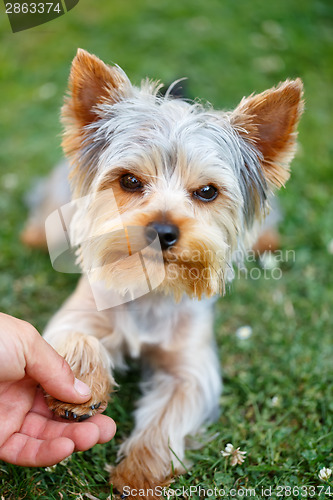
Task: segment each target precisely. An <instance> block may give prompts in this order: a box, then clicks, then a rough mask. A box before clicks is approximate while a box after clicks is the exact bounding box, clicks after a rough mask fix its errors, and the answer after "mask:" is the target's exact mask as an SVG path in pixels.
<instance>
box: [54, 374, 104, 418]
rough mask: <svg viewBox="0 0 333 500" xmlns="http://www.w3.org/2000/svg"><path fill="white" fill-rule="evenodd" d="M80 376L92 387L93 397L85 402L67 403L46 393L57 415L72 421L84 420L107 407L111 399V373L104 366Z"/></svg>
mask: <svg viewBox="0 0 333 500" xmlns="http://www.w3.org/2000/svg"><path fill="white" fill-rule="evenodd" d="M79 377H80V380H82V382H85V383H86V384H87V385H88V387H90V389H91V398H90V399H89V400H88V401H86V402H85V403H82V404H77V403H65V402H64V401H59V400H58V399H55V398H54V397H52V396H50V395H49V394H46V395H45V399H46V403H47V405H48V407H49V408H50V410H52V411H53V412H54V414H55V415H56V416H57V417H62V418H65V419H66V420H70V421H72V422H82V421H83V420H86V419H87V418H89V417H92V416H93V415H95V414H96V413H101V412H103V411H104V410H105V409H106V407H107V405H108V401H109V399H110V396H109V394H110V392H111V384H112V380H111V376H110V374H109V373H108V372H107V371H106V370H105V369H104V368H103V367H98V368H95V370H94V371H93V373H89V374H87V375H83V376H82V375H79Z"/></svg>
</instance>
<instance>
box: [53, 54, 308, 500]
mask: <svg viewBox="0 0 333 500" xmlns="http://www.w3.org/2000/svg"><path fill="white" fill-rule="evenodd" d="M159 88H160V87H159V84H158V83H156V82H151V81H148V80H146V81H144V82H143V83H142V84H141V87H140V88H138V87H135V86H133V85H132V84H131V82H130V81H129V79H128V77H127V76H126V74H125V73H124V72H123V71H122V70H121V69H120V68H119V67H118V66H112V67H111V66H108V65H106V64H104V63H103V62H102V61H101V60H100V59H98V58H97V57H96V56H94V55H91V54H89V53H87V52H85V51H84V50H81V49H79V50H78V53H77V55H76V57H75V59H74V61H73V63H72V68H71V73H70V78H69V94H68V96H67V97H66V100H65V104H64V106H63V110H62V118H63V123H64V127H65V132H64V139H63V148H64V151H65V154H66V155H67V158H68V159H69V161H70V163H71V170H70V183H71V188H72V199H73V200H74V201H75V200H76V201H77V209H76V212H75V214H74V216H73V217H72V220H71V224H70V233H71V238H72V240H71V241H72V242H74V243H75V244H77V259H78V262H79V264H80V266H81V269H82V272H83V276H82V277H81V279H80V281H79V284H78V286H77V288H76V290H75V292H74V293H73V295H71V297H70V298H69V299H68V301H67V302H66V303H65V304H64V305H63V307H62V308H61V309H60V310H59V311H58V313H57V314H56V315H55V316H54V317H53V319H52V320H51V321H50V323H49V325H48V326H47V328H46V331H45V333H44V336H45V339H46V340H47V341H48V342H49V343H50V344H51V345H52V346H53V347H54V348H55V349H56V350H57V351H58V352H59V353H60V354H61V355H62V356H63V357H64V358H65V359H66V360H67V361H68V363H69V364H70V366H71V367H72V369H73V371H74V373H75V375H76V377H78V378H80V379H81V380H83V381H84V382H86V383H87V384H88V385H89V386H90V387H91V389H92V397H91V399H90V401H88V402H87V403H85V404H82V405H74V404H68V403H64V402H61V401H57V400H55V399H53V398H52V397H50V396H47V401H48V404H49V407H50V408H51V409H52V410H53V411H54V412H55V413H56V415H58V416H62V417H65V418H68V419H69V420H72V421H77V420H82V419H85V418H88V417H89V416H91V415H93V414H95V413H96V412H99V411H103V410H104V409H105V407H106V405H107V403H108V399H109V394H110V392H111V391H112V388H113V387H115V386H116V382H115V380H114V378H113V370H114V368H116V367H118V366H122V365H123V364H124V358H125V357H126V356H130V357H132V358H138V357H140V358H141V359H142V364H143V366H144V368H147V370H146V372H145V378H144V383H143V386H142V387H143V396H142V398H141V399H140V400H139V402H138V406H137V409H136V411H135V426H134V430H133V432H132V434H131V435H130V436H129V437H128V439H126V441H125V442H124V443H123V444H122V446H121V447H120V450H119V463H118V465H117V466H116V467H115V468H114V469H113V471H112V473H111V482H112V483H113V485H114V488H115V489H116V490H118V491H119V492H120V493H123V494H128V493H129V495H130V496H133V497H135V493H131V491H139V490H145V491H149V492H148V493H147V494H146V496H147V497H151V498H154V497H155V496H156V497H157V495H155V494H154V488H156V487H157V486H162V485H166V484H168V483H169V482H170V481H171V480H172V477H173V475H175V474H179V473H182V472H183V471H184V468H183V464H184V453H185V438H186V437H187V436H189V435H193V434H195V433H197V432H198V431H199V429H200V428H201V427H202V426H203V424H205V423H207V422H209V421H212V420H213V419H214V418H216V415H217V412H218V402H219V396H220V393H221V389H222V383H221V376H220V364H219V360H218V358H217V354H216V349H215V346H214V335H213V303H214V297H215V296H217V295H219V294H220V295H221V294H222V295H223V293H224V291H225V286H226V284H227V283H228V281H230V280H231V279H232V274H233V273H232V268H233V264H234V260H235V255H236V254H237V255H239V254H240V252H244V251H245V250H246V249H247V248H249V247H250V246H251V245H252V244H253V242H254V240H255V237H256V228H257V226H258V225H259V223H260V221H261V220H262V219H263V217H264V216H265V214H266V212H267V208H268V207H267V197H268V196H269V195H270V194H271V193H272V191H274V189H276V188H279V187H280V186H283V185H284V184H285V182H286V181H287V179H288V177H289V164H290V162H291V160H292V158H293V156H294V152H295V147H296V136H297V133H296V128H297V124H298V121H299V118H300V115H301V113H302V110H303V100H302V94H303V92H302V82H301V80H299V79H296V80H287V81H285V82H284V83H281V84H279V85H278V86H277V87H274V88H272V89H269V90H266V91H265V92H263V93H261V94H258V95H251V96H250V97H248V98H243V99H242V100H241V102H240V104H239V105H238V106H237V107H236V109H235V110H233V111H230V112H223V111H216V110H214V109H212V107H210V106H208V105H202V104H199V103H196V102H188V101H186V100H184V99H175V98H172V97H171V96H170V93H168V92H167V93H166V95H164V96H162V95H161V94H160V93H159ZM154 245H155V246H154ZM147 249H148V250H147ZM146 250H147V251H146ZM139 257H140V258H139ZM140 266H141V267H140ZM139 268H140V269H141V270H142V268H145V270H146V277H147V275H148V277H149V279H150V285H149V286H148V288H147V289H145V288H144V287H143V280H142V273H141V274H140V272H139V271H138V269H139ZM161 273H163V276H162V278H163V279H159V275H161ZM155 278H156V279H155ZM154 279H155V284H154ZM94 287H95V289H94ZM97 289H98V293H97V292H96V290H97ZM98 294H99V306H96V295H98ZM104 294H105V297H108V298H107V300H106V301H105V303H104V305H102V306H100V304H101V303H102V302H103V296H104ZM101 297H102V299H101ZM131 298H132V299H135V300H131ZM117 304H118V305H117ZM109 306H110V307H109ZM112 306H113V307H112Z"/></svg>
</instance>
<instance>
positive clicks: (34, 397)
mask: <svg viewBox="0 0 333 500" xmlns="http://www.w3.org/2000/svg"><path fill="white" fill-rule="evenodd" d="M114 431H115V428H114V427H113V426H110V419H109V418H108V417H106V416H104V415H95V416H94V417H92V418H91V419H90V420H89V421H86V422H82V423H68V422H61V421H57V420H55V417H54V415H53V413H52V412H51V411H50V410H49V408H48V407H47V405H46V403H45V400H44V396H43V392H42V389H41V388H40V387H38V386H37V384H36V382H35V381H34V380H32V379H31V378H30V377H28V376H25V377H24V378H23V379H21V380H19V381H15V382H0V459H2V460H5V461H7V462H10V463H12V464H17V465H24V466H35V467H46V466H49V465H53V464H55V463H57V462H60V461H61V460H63V459H64V458H65V457H67V456H69V455H70V454H71V453H73V451H78V450H80V451H83V450H87V449H89V448H91V447H92V446H94V445H95V444H96V443H105V442H107V441H109V440H110V439H111V438H112V437H113V435H114Z"/></svg>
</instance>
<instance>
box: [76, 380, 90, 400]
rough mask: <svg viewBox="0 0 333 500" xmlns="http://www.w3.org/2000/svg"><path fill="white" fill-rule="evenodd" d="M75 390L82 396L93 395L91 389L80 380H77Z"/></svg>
mask: <svg viewBox="0 0 333 500" xmlns="http://www.w3.org/2000/svg"><path fill="white" fill-rule="evenodd" d="M74 389H75V390H76V391H77V392H78V393H79V394H81V396H89V394H90V393H91V390H90V387H89V386H88V385H87V384H85V383H84V382H82V381H81V380H79V379H78V378H76V379H75V382H74Z"/></svg>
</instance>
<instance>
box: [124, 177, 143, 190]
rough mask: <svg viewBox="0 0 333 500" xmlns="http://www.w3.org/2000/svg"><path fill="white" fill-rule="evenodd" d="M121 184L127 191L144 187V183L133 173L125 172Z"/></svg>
mask: <svg viewBox="0 0 333 500" xmlns="http://www.w3.org/2000/svg"><path fill="white" fill-rule="evenodd" d="M120 185H121V187H123V188H124V189H126V191H138V190H139V189H142V188H143V184H142V182H141V181H139V179H137V178H136V177H135V175H133V174H125V175H123V176H122V177H121V179H120Z"/></svg>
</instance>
